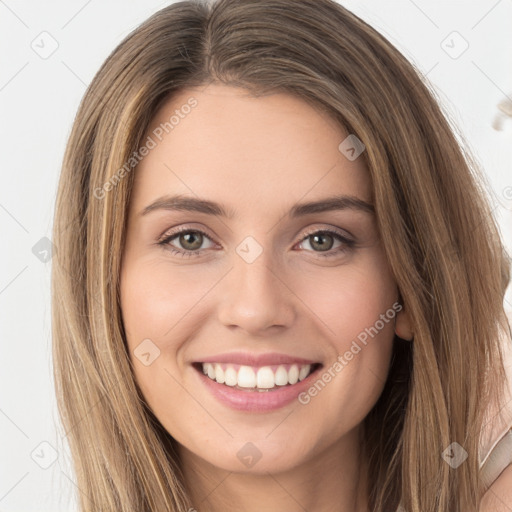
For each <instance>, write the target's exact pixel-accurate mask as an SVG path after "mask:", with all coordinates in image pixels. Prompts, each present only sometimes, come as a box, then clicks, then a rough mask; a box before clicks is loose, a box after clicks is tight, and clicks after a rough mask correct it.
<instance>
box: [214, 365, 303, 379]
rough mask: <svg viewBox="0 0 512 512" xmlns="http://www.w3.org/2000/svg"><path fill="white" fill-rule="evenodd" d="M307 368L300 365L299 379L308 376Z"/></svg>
mask: <svg viewBox="0 0 512 512" xmlns="http://www.w3.org/2000/svg"><path fill="white" fill-rule="evenodd" d="M309 370H310V367H308V366H301V367H300V371H299V380H304V379H305V378H306V377H307V376H308V374H309ZM217 382H218V381H217Z"/></svg>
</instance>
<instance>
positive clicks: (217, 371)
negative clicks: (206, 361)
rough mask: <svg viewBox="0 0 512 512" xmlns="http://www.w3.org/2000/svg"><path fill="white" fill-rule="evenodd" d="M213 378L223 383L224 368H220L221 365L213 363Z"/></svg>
mask: <svg viewBox="0 0 512 512" xmlns="http://www.w3.org/2000/svg"><path fill="white" fill-rule="evenodd" d="M215 380H216V381H217V382H218V383H219V384H224V381H225V377H224V370H223V369H222V366H221V365H220V364H216V365H215Z"/></svg>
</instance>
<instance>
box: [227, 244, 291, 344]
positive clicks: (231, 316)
mask: <svg viewBox="0 0 512 512" xmlns="http://www.w3.org/2000/svg"><path fill="white" fill-rule="evenodd" d="M219 296H220V302H219V306H218V318H219V320H220V322H221V323H222V324H223V325H225V326H226V327H229V328H230V329H234V328H240V329H242V330H243V331H245V332H246V333H247V334H250V335H252V336H262V335H265V334H268V332H269V330H275V329H277V328H281V329H283V328H286V327H289V326H291V325H292V323H293V321H294V318H295V314H296V313H295V311H296V310H295V306H294V301H295V300H296V299H295V297H294V294H293V291H292V287H291V286H290V285H289V284H288V283H287V282H286V279H285V278H284V275H283V273H282V272H281V271H280V270H279V269H278V268H277V266H276V265H273V264H272V255H271V251H270V250H263V252H262V253H261V254H260V255H259V256H258V257H257V258H256V260H254V261H252V262H251V263H249V262H248V261H246V260H245V259H244V258H242V257H240V256H239V255H238V254H237V253H235V254H234V255H233V267H232V269H231V270H230V271H229V273H228V275H227V276H226V278H225V279H223V284H222V287H221V289H220V290H219Z"/></svg>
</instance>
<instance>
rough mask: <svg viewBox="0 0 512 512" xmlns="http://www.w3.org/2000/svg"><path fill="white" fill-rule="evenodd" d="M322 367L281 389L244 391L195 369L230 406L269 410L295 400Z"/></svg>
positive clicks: (215, 395) (216, 395) (209, 387)
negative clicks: (221, 382)
mask: <svg viewBox="0 0 512 512" xmlns="http://www.w3.org/2000/svg"><path fill="white" fill-rule="evenodd" d="M320 368H321V366H319V367H318V368H317V369H316V370H315V371H314V372H312V373H310V374H309V375H308V376H307V377H306V378H305V379H304V380H301V381H299V382H297V383H296V384H293V385H291V386H285V387H282V388H280V389H275V388H271V389H269V390H268V391H257V390H254V391H252V390H251V391H242V390H240V389H237V388H234V387H231V386H226V385H225V384H219V383H218V382H216V381H214V380H212V379H210V378H209V377H207V376H206V375H205V374H204V373H202V372H201V371H200V370H198V369H197V368H194V370H195V371H196V373H197V374H198V375H199V378H200V380H201V382H203V384H204V385H205V386H206V388H207V389H208V390H209V391H210V392H211V394H212V395H213V396H214V397H215V398H216V399H217V400H219V401H220V402H221V403H223V404H225V405H227V406H228V407H231V408H232V409H236V410H238V411H245V412H269V411H274V410H277V409H280V408H281V407H284V406H285V405H288V404H289V403H290V402H293V400H295V399H296V398H297V397H298V396H299V394H300V393H302V392H303V391H305V390H306V389H307V388H308V387H309V386H310V383H311V381H312V379H313V378H314V377H315V375H316V374H317V373H318V370H320Z"/></svg>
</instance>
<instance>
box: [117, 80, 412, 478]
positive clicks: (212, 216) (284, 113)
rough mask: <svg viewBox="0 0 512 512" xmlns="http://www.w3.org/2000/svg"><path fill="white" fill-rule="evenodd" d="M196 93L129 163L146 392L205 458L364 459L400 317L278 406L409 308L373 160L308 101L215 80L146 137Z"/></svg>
mask: <svg viewBox="0 0 512 512" xmlns="http://www.w3.org/2000/svg"><path fill="white" fill-rule="evenodd" d="M192 97H193V98H194V99H195V100H196V101H197V104H196V106H195V107H194V108H193V109H191V110H189V113H188V114H186V115H183V117H180V120H179V123H178V124H176V125H175V126H174V127H173V129H172V130H169V133H165V134H164V136H162V140H161V141H157V142H158V143H157V144H156V146H155V147H154V148H153V149H151V151H150V152H149V153H148V154H147V156H145V157H144V159H143V160H142V161H141V163H140V164H139V165H138V167H137V169H136V171H135V173H136V175H135V183H134V189H133V191H132V196H131V200H130V207H129V217H128V225H127V238H126V245H125V248H124V253H123V265H122V272H121V307H122V314H123V322H124V326H125V331H126V335H127V344H128V349H129V352H130V357H131V359H132V361H133V365H134V371H135V377H136V380H137V383H138V385H139V386H140V388H141V390H142V393H143V395H144V397H145V399H146V401H147V403H148V405H149V406H150V408H151V409H152V411H153V412H154V414H155V416H156V417H157V418H158V419H159V421H160V422H161V423H162V425H163V426H164V427H165V428H166V430H167V431H168V432H169V433H170V434H171V435H172V436H173V437H174V438H175V439H176V440H177V442H178V443H179V445H180V446H181V447H182V452H183V455H184V458H188V459H189V460H191V461H194V464H196V466H200V465H204V467H210V468H211V467H215V468H220V469H222V470H226V471H232V472H237V473H257V474H263V473H264V472H267V471H268V472H272V473H276V472H285V471H288V470H290V469H292V468H296V467H300V466H301V465H308V464H309V465H310V466H311V464H313V463H314V462H313V461H320V459H321V458H325V457H327V458H329V457H330V456H331V455H327V456H326V454H332V457H334V454H336V457H339V456H343V454H345V455H346V456H354V457H355V452H354V446H355V444H356V443H355V440H356V439H357V434H358V429H359V426H360V425H361V422H362V421H363V419H364V418H365V416H366V415H367V414H368V412H369V411H370V410H371V408H372V407H373V405H374V404H375V402H376V401H377V399H378V397H379V395H380V393H381V391H382V389H383V386H384V382H385V379H386V376H387V372H388V367H389V361H390V356H391V349H392V341H393V336H394V322H395V319H392V320H390V321H387V322H382V324H383V326H382V328H380V329H377V331H378V332H377V334H375V335H373V336H372V337H367V343H366V344H364V345H363V344H362V343H359V345H360V346H361V350H360V351H358V352H357V353H354V355H353V357H352V358H351V359H350V360H349V361H347V364H346V365H345V366H344V367H343V369H342V371H339V372H335V375H334V376H332V378H331V379H330V381H329V382H328V383H327V384H326V385H325V386H324V387H322V389H321V390H320V391H318V392H317V393H316V394H315V396H314V397H312V398H311V399H310V400H309V401H308V403H307V404H304V403H301V402H300V401H299V400H298V399H297V397H296V396H294V397H292V399H290V400H288V401H286V400H285V399H282V400H281V399H279V400H277V401H274V402H273V401H272V399H271V398H268V397H269V396H271V395H272V394H273V393H284V388H288V390H287V391H286V392H288V393H291V394H293V390H292V388H294V386H299V385H302V386H303V387H304V384H305V383H306V381H307V385H306V386H305V390H306V391H307V390H308V389H309V388H310V387H311V386H313V385H314V382H315V381H316V380H317V379H319V378H320V377H321V375H322V372H325V371H327V370H328V369H329V368H332V366H333V364H334V363H335V361H337V360H338V361H339V356H340V355H343V354H346V353H347V351H351V347H353V342H354V340H357V339H358V336H360V334H361V333H362V332H364V331H365V329H368V328H371V327H372V326H373V327H374V326H375V325H376V322H377V321H378V320H379V318H381V315H383V314H385V313H386V312H387V311H389V310H390V308H392V306H393V304H395V303H396V301H397V298H398V291H397V287H396V284H395V281H394V279H393V276H392V274H391V271H390V269H389V266H388V263H387V260H386V257H385V253H384V250H383V247H382V245H381V243H380V241H379V234H378V231H377V223H376V218H375V213H374V212H373V211H372V206H371V182H370V177H369V174H368V171H367V169H366V167H365V164H364V161H363V158H362V157H359V158H356V159H355V160H350V159H348V158H347V157H346V155H344V154H343V153H342V152H340V150H339V149H338V147H339V145H340V143H341V142H342V141H343V140H345V139H346V138H347V136H348V135H349V134H348V133H346V132H344V131H343V130H342V129H341V128H340V127H339V126H338V125H337V124H336V123H334V121H333V120H332V119H330V118H329V117H328V116H327V115H326V114H324V113H320V112H319V111H317V110H316V109H314V108H313V107H312V106H311V105H309V104H307V103H305V102H304V101H302V100H300V99H298V98H296V97H293V96H290V95H286V94H275V95H272V96H266V97H260V98H255V97H253V96H251V95H250V94H249V93H248V92H247V91H245V90H243V89H238V88H233V87H228V86H220V85H211V86H209V87H207V88H206V89H199V88H197V89H196V88H194V89H187V90H183V91H181V92H180V93H179V94H178V95H176V96H174V97H173V98H172V100H171V101H168V102H167V103H166V104H165V105H163V107H162V108H161V109H160V111H159V112H158V114H157V116H156V117H155V119H154V120H153V122H152V125H151V127H150V129H149V130H148V135H151V133H153V131H154V130H155V129H156V128H158V127H159V126H161V125H162V123H165V122H167V121H168V120H169V118H170V117H171V116H172V115H173V113H174V112H175V111H176V109H180V107H181V106H182V105H185V104H190V103H189V100H190V98H192ZM401 314H402V313H399V314H398V315H399V316H400V315H401ZM379 325H380V324H379ZM353 352H354V351H353ZM141 354H150V355H149V356H147V355H146V356H144V357H141ZM149 360H151V363H150V364H148V361H149ZM294 366H295V367H296V368H293V367H294ZM311 371H313V372H314V373H312V374H310V372H311ZM221 387H222V389H221V390H220V391H215V390H219V389H220V388H221ZM224 388H225V389H224ZM239 388H242V389H239ZM258 389H260V390H262V391H258ZM290 390H292V391H290ZM224 391H226V392H227V393H231V394H230V395H229V396H228V397H227V398H226V396H224V395H223V393H224ZM303 391H304V390H303ZM219 393H220V394H219ZM242 394H245V395H242ZM256 394H257V395H259V396H256ZM296 394H297V393H295V395H296ZM234 395H236V396H237V397H238V398H237V399H235V398H233V396H234ZM249 395H250V397H249ZM244 396H246V397H247V399H246V400H245V399H244ZM275 396H278V395H277V394H276V395H275ZM223 397H224V398H223ZM229 397H231V398H229ZM259 397H262V398H259ZM263 397H265V398H263ZM287 397H288V398H289V396H288V395H287ZM230 400H231V401H233V400H234V401H236V400H238V402H237V403H238V405H239V406H238V407H237V406H234V405H233V404H232V403H231V405H230ZM265 400H266V401H265ZM280 400H281V401H280ZM281 402H283V403H281ZM262 404H263V405H262ZM265 404H266V405H265ZM269 404H270V405H269ZM276 404H277V405H276ZM244 450H245V451H244ZM251 450H252V451H251ZM246 452H247V453H249V452H250V453H249V456H250V457H251V460H256V459H258V460H257V461H256V463H254V464H253V465H249V464H247V463H246V460H248V459H247V457H246V455H247V453H246ZM244 457H245V458H244Z"/></svg>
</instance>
